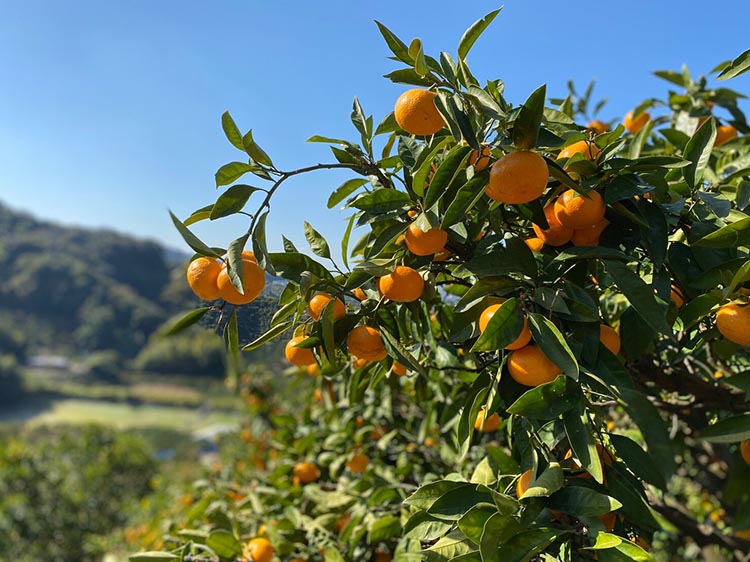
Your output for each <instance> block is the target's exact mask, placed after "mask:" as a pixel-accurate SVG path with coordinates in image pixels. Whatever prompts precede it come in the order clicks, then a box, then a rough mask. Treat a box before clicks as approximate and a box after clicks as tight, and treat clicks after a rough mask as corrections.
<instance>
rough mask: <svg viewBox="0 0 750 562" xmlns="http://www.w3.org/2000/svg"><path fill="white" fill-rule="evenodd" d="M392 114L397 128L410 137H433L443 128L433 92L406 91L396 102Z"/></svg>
mask: <svg viewBox="0 0 750 562" xmlns="http://www.w3.org/2000/svg"><path fill="white" fill-rule="evenodd" d="M393 114H394V117H395V118H396V123H398V126H399V127H401V128H402V129H403V130H404V131H406V132H407V133H410V134H412V135H434V134H435V133H437V132H438V131H439V130H440V129H442V128H443V127H444V126H445V121H444V120H443V117H442V115H440V112H439V111H438V109H437V106H436V105H435V92H431V91H429V90H420V89H417V88H415V89H413V90H407V91H406V92H404V93H403V94H401V95H400V96H399V98H398V99H397V100H396V107H395V108H394V110H393Z"/></svg>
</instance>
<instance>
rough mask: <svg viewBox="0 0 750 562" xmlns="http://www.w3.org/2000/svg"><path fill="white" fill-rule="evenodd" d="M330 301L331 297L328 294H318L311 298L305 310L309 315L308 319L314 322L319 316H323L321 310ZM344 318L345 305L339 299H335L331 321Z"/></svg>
mask: <svg viewBox="0 0 750 562" xmlns="http://www.w3.org/2000/svg"><path fill="white" fill-rule="evenodd" d="M331 299H333V297H332V296H331V295H329V294H328V293H318V294H317V295H315V296H314V297H313V298H311V299H310V302H309V305H308V307H307V310H308V312H309V313H310V318H312V319H313V320H315V321H316V322H317V321H318V320H320V315H321V314H323V309H324V308H325V307H326V306H327V305H328V303H329V302H330V301H331ZM344 316H346V305H344V303H343V302H342V301H341V299H336V301H335V302H334V303H333V319H334V320H339V319H340V318H343V317H344Z"/></svg>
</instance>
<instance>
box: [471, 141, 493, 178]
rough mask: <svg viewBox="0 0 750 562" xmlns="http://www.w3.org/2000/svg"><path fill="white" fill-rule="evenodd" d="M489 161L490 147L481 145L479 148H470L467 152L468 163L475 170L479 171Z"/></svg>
mask: <svg viewBox="0 0 750 562" xmlns="http://www.w3.org/2000/svg"><path fill="white" fill-rule="evenodd" d="M489 163H490V147H489V146H483V147H482V148H481V149H480V150H472V151H471V153H470V154H469V164H471V165H472V166H474V171H475V172H481V171H482V170H484V169H485V168H486V167H487V166H488V165H489Z"/></svg>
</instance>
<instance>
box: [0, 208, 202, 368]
mask: <svg viewBox="0 0 750 562" xmlns="http://www.w3.org/2000/svg"><path fill="white" fill-rule="evenodd" d="M166 260H167V258H166V256H165V251H164V249H163V248H162V247H161V246H159V245H158V244H156V243H155V242H149V241H144V240H138V239H136V238H132V237H129V236H124V235H121V234H117V233H115V232H112V231H109V230H87V229H83V228H75V227H68V226H60V225H57V224H54V223H51V222H47V221H42V220H39V219H36V218H34V217H32V216H30V215H28V214H25V213H21V212H18V211H15V210H12V209H10V208H8V207H6V206H4V205H2V204H0V267H1V268H2V271H3V282H2V283H0V333H4V336H3V335H0V347H6V346H10V345H12V341H15V342H17V340H25V341H26V342H27V343H28V344H29V346H30V347H32V348H35V349H36V350H46V351H54V352H63V353H65V352H68V353H70V352H74V353H76V352H86V351H91V350H101V349H113V350H116V351H118V352H119V353H121V354H122V355H124V356H132V355H133V354H135V353H136V352H137V351H138V350H139V349H140V347H141V346H142V345H143V344H144V342H145V341H146V339H147V337H148V335H149V334H151V333H152V332H153V331H154V330H155V329H156V328H157V327H158V326H159V325H160V324H161V322H162V321H163V319H164V318H165V315H168V314H170V313H172V312H174V310H175V309H177V308H180V307H181V308H185V303H182V305H181V303H180V301H181V300H182V299H188V301H189V300H190V299H191V296H190V293H189V291H185V289H184V288H183V286H182V285H183V284H182V283H173V284H172V283H170V279H171V272H170V266H169V265H168V264H167V261H166ZM180 305H181V306H180ZM189 306H190V305H187V307H188V308H189ZM3 340H7V341H6V342H5V344H3Z"/></svg>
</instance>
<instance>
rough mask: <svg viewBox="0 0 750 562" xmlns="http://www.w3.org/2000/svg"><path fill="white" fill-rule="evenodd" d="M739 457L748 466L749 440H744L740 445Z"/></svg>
mask: <svg viewBox="0 0 750 562" xmlns="http://www.w3.org/2000/svg"><path fill="white" fill-rule="evenodd" d="M740 455H742V460H744V461H745V463H746V464H750V439H745V440H744V441H743V442H742V443H740Z"/></svg>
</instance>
